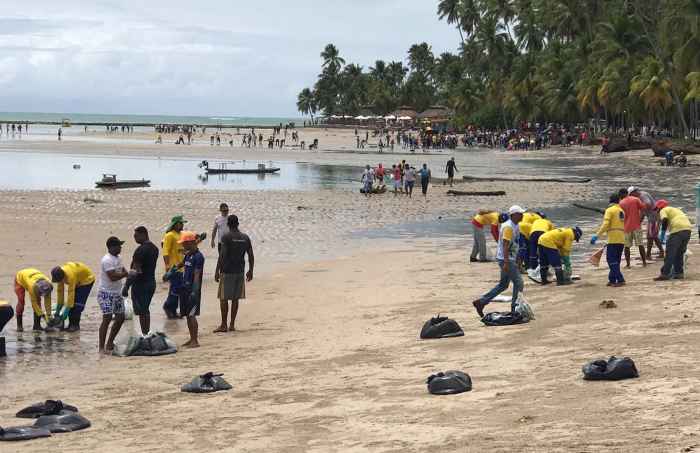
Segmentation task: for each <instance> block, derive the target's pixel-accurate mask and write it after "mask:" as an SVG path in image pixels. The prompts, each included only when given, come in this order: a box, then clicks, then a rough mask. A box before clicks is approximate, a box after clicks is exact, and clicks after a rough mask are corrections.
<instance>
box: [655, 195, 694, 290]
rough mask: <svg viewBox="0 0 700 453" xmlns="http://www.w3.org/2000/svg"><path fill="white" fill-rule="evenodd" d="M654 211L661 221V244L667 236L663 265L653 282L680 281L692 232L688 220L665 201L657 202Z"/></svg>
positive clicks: (681, 212)
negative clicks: (657, 213)
mask: <svg viewBox="0 0 700 453" xmlns="http://www.w3.org/2000/svg"><path fill="white" fill-rule="evenodd" d="M656 210H657V211H658V212H659V218H660V219H661V235H660V239H661V242H664V241H665V240H666V232H667V231H668V232H669V235H668V240H667V241H666V256H665V257H664V265H663V267H662V268H661V273H660V275H659V276H658V277H656V278H655V279H654V280H656V281H664V280H670V279H671V278H673V279H678V280H682V279H683V278H684V276H685V273H684V269H683V260H684V259H685V252H686V250H687V249H688V243H689V242H690V232H691V230H692V228H691V225H690V219H688V216H687V215H685V213H684V212H683V211H681V210H680V209H678V208H673V207H671V206H669V205H668V201H666V200H659V201H657V202H656Z"/></svg>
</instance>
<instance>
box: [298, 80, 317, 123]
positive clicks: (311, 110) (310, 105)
mask: <svg viewBox="0 0 700 453" xmlns="http://www.w3.org/2000/svg"><path fill="white" fill-rule="evenodd" d="M297 109H299V111H300V112H301V113H303V114H304V115H310V116H311V121H312V122H313V120H314V114H315V113H316V97H315V96H314V93H313V91H311V89H309V88H304V89H303V90H301V92H300V93H299V96H297Z"/></svg>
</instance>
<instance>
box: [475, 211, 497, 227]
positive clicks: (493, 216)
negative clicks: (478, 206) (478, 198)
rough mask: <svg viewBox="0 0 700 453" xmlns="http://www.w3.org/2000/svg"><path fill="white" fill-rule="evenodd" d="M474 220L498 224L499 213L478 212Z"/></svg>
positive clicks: (485, 223)
mask: <svg viewBox="0 0 700 453" xmlns="http://www.w3.org/2000/svg"><path fill="white" fill-rule="evenodd" d="M474 220H475V221H476V222H478V223H480V224H482V225H498V213H497V212H489V213H488V214H477V215H475V216H474Z"/></svg>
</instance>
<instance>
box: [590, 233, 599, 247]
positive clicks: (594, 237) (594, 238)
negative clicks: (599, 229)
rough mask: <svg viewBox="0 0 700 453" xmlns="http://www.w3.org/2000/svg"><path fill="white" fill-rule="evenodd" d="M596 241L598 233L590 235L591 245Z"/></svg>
mask: <svg viewBox="0 0 700 453" xmlns="http://www.w3.org/2000/svg"><path fill="white" fill-rule="evenodd" d="M596 242H598V235H597V234H594V235H593V236H591V245H595V243H596Z"/></svg>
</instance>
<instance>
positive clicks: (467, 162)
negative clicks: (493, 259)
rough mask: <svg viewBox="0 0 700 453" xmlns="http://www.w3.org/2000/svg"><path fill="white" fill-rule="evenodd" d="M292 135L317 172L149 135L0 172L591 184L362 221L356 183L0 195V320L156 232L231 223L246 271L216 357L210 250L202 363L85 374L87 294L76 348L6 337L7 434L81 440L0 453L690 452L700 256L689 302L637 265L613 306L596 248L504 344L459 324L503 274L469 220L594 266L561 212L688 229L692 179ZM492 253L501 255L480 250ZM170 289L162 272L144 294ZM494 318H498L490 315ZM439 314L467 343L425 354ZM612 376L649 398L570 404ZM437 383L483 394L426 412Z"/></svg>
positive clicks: (99, 367)
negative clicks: (181, 168) (455, 379)
mask: <svg viewBox="0 0 700 453" xmlns="http://www.w3.org/2000/svg"><path fill="white" fill-rule="evenodd" d="M300 134H301V139H302V140H306V141H307V143H310V142H312V141H313V139H314V138H318V139H319V141H320V143H321V145H320V150H319V151H302V150H299V149H282V150H280V149H275V150H268V149H267V148H256V149H254V150H251V149H248V148H241V147H238V146H236V147H229V146H224V145H222V146H213V147H212V146H210V145H209V144H208V141H207V140H205V139H206V137H202V140H199V139H198V140H197V141H196V142H195V145H193V146H176V145H174V144H172V143H174V141H175V139H176V137H174V136H168V137H164V142H165V144H163V145H156V144H154V143H153V138H154V137H153V134H148V133H143V134H140V135H139V134H135V136H129V137H122V136H120V135H110V136H105V135H104V134H103V133H98V132H94V133H92V132H89V133H87V134H83V133H79V132H76V133H75V134H73V133H71V134H68V135H66V136H65V139H64V140H63V141H62V142H60V143H58V142H57V141H55V138H49V136H48V134H47V135H46V136H43V135H39V136H37V137H33V136H32V135H31V134H30V135H29V136H27V137H23V138H22V140H19V139H17V140H9V139H7V137H4V136H3V138H2V139H0V157H2V155H3V154H2V153H3V152H5V153H8V152H11V153H35V154H42V155H46V156H52V155H66V154H68V155H70V156H73V157H74V159H75V162H76V163H80V162H81V158H85V159H87V158H90V157H95V156H118V157H125V158H133V159H134V160H136V161H137V160H138V159H139V158H144V156H147V157H149V158H159V159H164V160H167V159H172V158H178V159H191V160H192V162H193V163H196V162H197V161H198V160H200V159H209V160H217V159H219V160H236V161H242V160H246V161H250V162H266V161H275V162H283V163H290V164H291V163H293V164H298V163H299V162H303V163H309V164H312V165H319V166H334V167H349V168H351V169H352V172H354V173H352V174H353V178H354V175H359V174H360V173H361V168H362V167H363V166H364V165H366V164H370V165H373V166H374V165H376V164H377V163H379V162H382V163H383V164H384V165H385V166H387V165H388V166H389V167H390V166H391V164H392V163H397V162H398V161H400V160H402V159H406V160H407V161H408V162H410V163H412V164H415V166H416V167H418V165H421V164H422V163H427V164H428V166H429V167H430V168H431V169H433V175H434V176H435V177H440V178H441V177H444V172H443V170H444V166H445V162H446V161H447V159H448V158H449V157H451V156H455V158H456V161H457V164H458V167H459V168H460V173H458V176H462V175H464V174H472V175H485V174H486V175H505V176H522V177H527V176H532V175H538V174H539V175H540V176H549V175H553V174H556V175H557V176H562V175H565V176H566V175H575V176H588V177H591V178H593V179H594V180H593V182H592V183H590V184H573V183H571V184H562V183H548V182H543V183H533V182H528V183H522V182H472V183H459V184H458V186H456V187H455V188H458V190H463V191H472V190H473V191H492V190H504V191H505V192H506V195H505V196H503V197H454V196H451V195H447V194H446V191H447V189H448V187H446V186H444V185H443V184H442V182H441V181H436V182H435V184H433V185H432V186H431V188H430V191H429V194H428V197H427V199H423V197H422V195H420V191H419V190H418V191H417V193H414V198H413V199H408V198H407V197H404V196H399V197H394V195H393V194H392V193H386V194H383V195H377V196H373V197H370V198H369V199H366V198H365V197H364V196H362V195H360V194H359V187H360V182H359V179H357V183H356V184H355V183H350V184H348V185H345V186H343V185H338V186H330V187H327V188H322V189H317V188H315V186H314V188H310V187H307V186H304V185H300V186H299V187H298V188H291V189H287V190H275V188H274V187H267V186H265V188H263V189H255V188H253V189H250V190H236V189H235V188H234V187H230V188H225V187H221V186H217V187H216V188H215V189H212V188H210V187H207V186H202V187H201V188H196V189H187V190H163V189H160V188H158V187H157V186H154V187H152V188H151V189H146V190H142V189H136V190H128V191H98V190H94V189H68V188H49V187H47V188H44V189H17V188H15V189H8V188H5V189H0V204H1V205H2V206H3V209H2V210H0V220H1V221H2V224H3V226H4V230H5V231H4V239H5V242H4V243H5V248H4V249H3V250H2V251H0V254H2V260H0V281H4V282H6V284H5V285H3V286H0V298H4V299H7V300H9V301H11V302H12V303H13V304H14V302H15V300H14V294H13V291H12V285H11V282H12V278H13V276H14V274H15V272H17V270H19V269H21V268H23V267H28V266H32V267H37V268H39V269H41V270H43V271H44V272H48V271H49V270H50V269H51V267H53V266H55V265H57V264H60V263H62V262H64V261H69V260H80V261H83V262H84V263H86V264H87V265H88V266H90V267H91V268H92V269H93V270H95V269H98V264H99V260H100V257H101V256H102V255H103V254H104V253H106V250H105V247H104V241H105V240H106V238H107V237H108V236H111V235H116V236H119V237H120V238H122V239H124V240H126V241H127V243H126V244H125V246H124V252H123V254H122V258H123V260H124V262H125V263H128V262H129V261H130V258H131V253H133V250H134V248H135V244H134V243H133V241H132V239H131V235H132V232H133V229H134V228H135V227H136V226H139V225H145V226H147V227H148V228H149V229H150V230H151V235H152V239H153V242H154V243H159V242H160V237H161V235H162V233H163V231H164V229H165V227H166V225H167V223H168V221H169V220H170V218H171V217H172V216H174V215H177V214H182V215H184V216H185V218H186V219H187V220H188V224H187V226H186V228H187V229H192V230H195V231H207V232H210V231H211V227H212V224H213V220H214V217H215V216H216V214H217V208H218V205H219V203H221V202H227V203H229V205H230V206H231V212H232V213H234V214H236V215H238V216H239V218H240V221H241V230H242V231H243V232H246V233H248V234H249V235H250V236H251V239H252V241H253V246H254V248H255V252H256V258H257V259H256V274H255V279H254V280H253V281H252V282H251V283H250V284H249V285H248V287H247V289H246V292H247V299H246V300H245V301H244V302H242V303H241V309H240V312H239V318H238V321H237V325H238V331H237V332H234V333H228V334H213V333H212V331H213V329H214V328H215V327H216V326H217V325H218V320H219V310H218V301H217V300H216V284H215V283H214V281H213V272H214V264H215V260H216V251H215V250H212V249H211V248H210V247H209V244H208V241H206V242H205V243H203V244H202V245H201V249H202V251H203V253H204V254H205V257H206V260H207V262H206V265H205V274H204V280H205V282H204V286H203V300H204V302H203V313H202V316H201V318H200V334H201V338H200V343H201V344H202V347H201V348H199V349H196V350H180V351H178V353H177V354H174V355H170V356H163V357H156V358H146V357H132V358H121V357H112V356H104V355H100V354H98V353H97V340H96V335H97V334H96V330H97V325H98V324H99V321H100V319H99V318H100V316H99V308H98V307H97V305H96V302H95V299H94V294H93V296H91V298H90V300H89V302H88V307H87V308H86V313H85V315H84V322H83V324H81V328H82V331H81V332H80V333H79V334H68V333H53V334H34V333H31V332H24V333H17V332H15V326H14V320H13V321H11V322H10V323H9V324H8V326H6V327H5V330H4V331H3V335H5V336H6V337H7V339H8V343H9V346H10V356H9V357H7V358H5V359H0V378H1V380H2V382H3V391H2V392H0V426H3V427H4V426H12V425H21V424H23V423H22V421H21V420H18V419H15V418H14V414H15V412H17V411H18V410H19V409H20V408H22V407H24V406H27V405H29V404H31V403H35V402H38V401H42V400H46V399H61V400H63V401H64V402H66V403H69V404H73V405H76V406H78V407H79V408H80V411H81V413H82V414H83V415H84V416H86V417H87V418H88V419H90V420H91V421H92V427H91V428H90V429H88V430H84V431H80V432H76V433H72V434H63V435H56V436H54V437H52V438H49V439H40V440H35V441H32V442H27V443H18V444H12V445H10V447H11V449H12V450H8V451H19V452H23V451H44V450H49V449H50V450H51V451H66V452H88V451H90V452H93V451H134V452H136V451H144V450H149V451H172V450H173V449H177V448H179V449H182V450H184V451H190V450H200V451H237V452H239V451H240V452H248V451H250V452H256V451H299V452H302V451H304V452H305V451H316V452H327V451H382V452H384V451H386V452H399V451H401V452H406V451H416V452H422V451H429V450H436V449H440V450H441V451H474V452H479V451H486V450H488V451H495V452H499V451H504V452H505V451H513V450H519V451H567V452H568V451H577V452H580V451H600V450H605V451H625V452H626V451H630V452H632V451H635V452H636V451H652V452H656V451H659V452H661V451H679V450H680V449H682V448H692V447H694V446H696V445H700V436H698V434H697V432H698V427H699V426H698V425H700V422H698V421H697V420H696V417H695V416H694V415H695V407H696V406H697V403H698V401H699V400H700V394H698V390H697V387H698V383H700V368H699V367H698V366H697V365H696V363H698V362H699V360H698V359H700V353H697V352H695V351H694V350H693V349H692V345H693V344H694V341H695V339H696V335H697V333H698V330H699V329H700V328H699V327H698V326H700V321H698V320H697V319H695V318H696V317H697V314H696V313H695V312H696V310H695V300H696V298H697V293H698V284H697V281H698V272H697V262H698V259H697V258H695V257H696V256H700V248H699V247H698V246H697V245H695V243H696V242H697V241H696V240H695V235H694V234H693V236H694V237H693V239H692V241H691V242H692V243H693V245H692V246H691V251H692V253H693V254H694V255H693V256H691V258H690V266H689V269H688V270H687V273H686V278H687V279H686V280H683V281H673V282H664V283H657V282H654V281H652V278H653V277H655V276H656V275H657V273H658V269H659V267H660V265H661V263H660V262H659V261H658V260H657V261H656V262H654V263H652V264H650V266H649V267H647V268H645V269H643V268H641V263H640V262H638V261H634V262H633V269H631V270H626V271H625V276H626V278H627V281H628V285H627V286H626V287H625V288H621V289H614V290H613V289H610V288H606V286H605V282H606V279H607V267H606V266H605V264H604V263H603V264H602V266H601V267H600V268H594V267H592V266H591V265H590V264H588V263H587V262H586V258H587V256H588V254H589V252H590V247H588V246H586V245H584V244H583V243H582V244H580V245H577V246H575V248H574V254H575V262H574V267H575V272H576V273H577V274H579V275H580V276H581V281H580V282H578V283H576V284H575V285H573V286H568V287H546V288H543V287H540V286H537V285H535V284H533V283H532V282H526V289H525V296H526V298H527V300H528V302H529V303H530V304H531V305H532V306H533V309H534V311H535V314H536V317H537V318H536V320H535V321H533V322H531V323H529V324H524V325H521V326H514V327H507V328H504V327H503V328H498V327H493V328H487V327H484V326H483V324H482V323H481V322H480V320H479V318H478V317H477V315H476V313H475V312H474V309H473V307H472V306H471V301H472V300H474V299H475V298H476V297H478V296H479V295H481V294H483V293H484V292H486V291H487V290H488V289H490V288H491V287H492V286H493V285H494V284H495V283H496V281H497V278H498V269H497V266H496V265H495V264H493V263H491V264H489V263H484V264H482V263H477V264H469V263H468V252H469V251H470V250H471V236H470V231H471V229H470V226H469V222H470V220H471V216H472V215H473V213H474V212H475V211H477V210H478V209H479V208H493V209H497V210H504V209H507V208H508V206H510V205H512V204H521V205H523V206H528V207H533V208H535V207H536V208H538V209H541V210H551V211H552V212H554V217H555V220H556V223H557V224H558V225H559V224H562V223H563V222H566V223H567V225H571V224H572V223H573V222H574V221H575V222H576V223H578V224H580V225H581V226H582V228H583V229H584V232H585V236H584V241H586V242H587V240H588V239H589V238H590V235H591V234H592V233H593V229H594V227H596V226H597V225H598V224H599V223H600V220H601V217H602V216H600V215H598V214H595V213H592V212H585V211H583V212H574V211H571V204H572V203H574V202H581V203H585V204H592V203H593V204H595V205H596V206H598V207H605V205H606V201H607V197H606V196H604V195H603V194H606V193H608V192H610V191H616V190H617V189H619V188H620V187H627V186H628V185H631V184H636V185H642V183H647V184H651V183H653V184H654V187H648V190H650V191H652V192H654V191H656V190H658V191H659V192H660V193H662V194H670V195H674V194H675V195H674V196H675V197H676V198H675V199H673V200H672V201H674V202H676V203H677V204H678V205H680V206H682V207H684V208H685V209H686V212H688V213H689V214H694V212H693V211H691V210H689V208H690V206H691V205H694V198H693V193H692V186H693V184H694V183H695V181H694V179H695V178H694V177H691V174H690V173H688V174H687V176H684V177H683V178H679V176H678V173H670V172H669V171H667V169H664V168H661V167H658V165H656V163H655V160H654V159H653V158H652V157H650V155H651V152H635V153H625V154H620V155H616V156H610V157H607V158H605V159H604V160H603V159H602V158H598V157H597V155H596V152H597V150H594V149H588V148H578V147H574V148H568V149H550V150H546V151H537V152H530V153H503V152H500V151H496V150H488V149H478V150H464V149H458V150H456V151H450V150H444V151H441V152H438V151H431V152H430V153H422V152H420V151H419V152H416V153H410V152H407V151H406V152H399V150H398V149H397V150H396V152H395V153H393V154H392V153H388V152H385V153H383V154H379V153H377V152H376V151H377V150H374V149H370V150H365V151H367V152H365V153H358V152H356V150H354V146H355V143H354V131H353V130H332V129H329V130H324V129H300ZM265 135H266V134H265ZM13 156H16V154H13ZM55 171H66V172H68V171H74V170H73V169H69V168H66V169H63V168H57V169H55ZM76 171H77V170H76ZM192 171H193V177H194V175H196V172H198V171H199V170H198V169H197V168H196V167H195V166H194V165H193V168H192ZM625 175H626V179H625ZM684 175H685V174H684ZM99 176H100V175H95V177H96V178H99ZM143 176H144V177H149V176H150V175H143ZM253 178H255V176H253ZM679 179H682V181H679ZM613 184H616V185H613ZM623 184H624V185H623ZM618 185H619V187H618ZM642 187H643V186H642ZM489 245H490V247H492V248H493V247H494V243H493V241H492V240H491V239H490V238H489ZM577 248H578V250H577ZM634 256H635V254H634V253H633V257H634ZM162 267H163V265H162V263H159V268H158V271H157V275H160V273H162V270H163V269H162ZM166 292H167V288H166V286H164V285H162V284H159V285H158V288H157V292H156V297H155V298H154V300H153V304H152V307H151V308H152V312H153V313H154V314H155V319H154V321H153V328H154V329H159V330H161V329H162V330H164V331H165V332H166V333H167V334H168V335H169V336H171V337H172V338H173V339H174V340H175V341H176V342H177V343H178V344H181V343H182V342H184V341H185V340H186V339H187V329H186V326H185V324H184V321H168V320H165V319H164V317H163V314H162V310H161V309H160V306H161V304H162V301H163V300H164V298H165V294H166ZM603 300H614V301H615V304H616V305H617V307H616V308H612V309H603V308H601V307H600V304H601V302H602V301H603ZM504 307H507V305H506V304H493V305H492V306H490V307H488V310H496V309H501V308H503V309H507V308H504ZM488 310H487V311H488ZM438 313H441V314H443V315H447V316H449V317H450V318H454V319H456V320H457V321H458V322H459V323H460V325H461V326H462V328H463V330H464V332H465V336H464V337H460V338H455V339H449V340H433V341H426V340H419V339H418V334H419V332H420V328H421V327H422V325H423V323H425V321H427V320H428V319H430V317H432V316H435V315H437V314H438ZM27 316H28V313H25V324H26V323H27V319H28V318H27ZM137 325H138V322H136V321H129V322H127V323H126V324H125V326H124V328H123V329H122V332H121V333H120V335H119V337H118V339H117V341H118V342H124V341H126V338H127V337H128V335H130V334H135V333H136V331H137V330H138V327H137ZM611 355H617V356H629V357H632V358H633V359H634V360H635V362H636V364H637V367H638V368H639V370H640V378H639V379H635V380H629V381H622V382H585V381H583V380H582V374H581V366H582V365H583V364H585V363H586V362H588V361H590V360H594V359H603V358H607V357H609V356H611ZM451 369H456V370H462V371H465V372H466V373H468V374H469V375H470V376H471V377H472V380H473V383H474V388H473V390H472V391H471V392H468V393H463V394H460V395H455V396H443V397H438V396H433V395H430V394H428V392H427V390H426V385H425V381H426V379H427V377H428V376H429V375H431V374H433V373H436V372H439V371H446V370H451ZM207 371H214V372H220V373H225V378H226V379H227V380H228V381H229V382H230V383H231V384H232V385H233V390H232V391H229V392H220V393H215V394H210V395H191V394H185V393H181V392H180V386H181V385H182V384H184V383H186V382H189V381H190V380H191V379H192V378H193V377H194V376H196V375H198V374H203V373H205V372H207ZM686 451H692V450H686Z"/></svg>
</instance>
